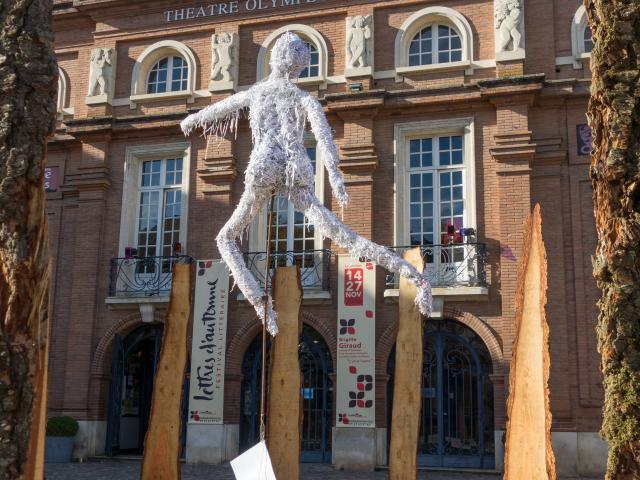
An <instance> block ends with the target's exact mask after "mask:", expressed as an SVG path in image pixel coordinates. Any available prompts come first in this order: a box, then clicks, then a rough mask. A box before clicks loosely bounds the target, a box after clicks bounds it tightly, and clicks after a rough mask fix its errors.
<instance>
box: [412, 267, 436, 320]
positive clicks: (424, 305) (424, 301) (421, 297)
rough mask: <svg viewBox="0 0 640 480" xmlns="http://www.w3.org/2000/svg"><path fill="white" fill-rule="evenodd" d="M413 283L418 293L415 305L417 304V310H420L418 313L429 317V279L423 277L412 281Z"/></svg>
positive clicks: (430, 305)
mask: <svg viewBox="0 0 640 480" xmlns="http://www.w3.org/2000/svg"><path fill="white" fill-rule="evenodd" d="M414 283H415V286H416V287H417V288H418V293H417V295H416V305H417V306H418V310H420V313H421V314H422V315H424V316H425V317H429V316H430V315H431V309H432V308H433V304H432V302H433V300H432V297H431V285H429V281H428V280H427V279H426V278H424V277H421V278H420V279H418V280H417V281H414Z"/></svg>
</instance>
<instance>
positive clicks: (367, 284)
mask: <svg viewBox="0 0 640 480" xmlns="http://www.w3.org/2000/svg"><path fill="white" fill-rule="evenodd" d="M375 296H376V267H375V264H374V263H373V262H360V261H354V258H353V257H352V256H350V255H340V256H339V257H338V361H337V364H338V372H337V388H338V390H337V394H336V416H337V418H336V426H338V427H372V428H373V427H375V382H374V379H375V362H376V343H375V342H376V320H375V318H376V316H375V309H376V307H375V303H376V298H375Z"/></svg>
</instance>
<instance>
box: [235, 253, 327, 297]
mask: <svg viewBox="0 0 640 480" xmlns="http://www.w3.org/2000/svg"><path fill="white" fill-rule="evenodd" d="M332 255H333V253H332V252H331V250H297V251H295V250H292V251H286V252H271V253H270V254H269V273H268V278H267V284H268V286H269V287H270V286H271V279H272V277H273V274H274V271H275V267H281V266H291V265H298V266H299V267H300V283H301V284H302V288H304V289H308V290H313V289H315V290H324V291H329V290H330V279H331V256H332ZM244 257H245V261H246V262H247V266H248V267H249V269H250V270H251V272H252V273H253V274H254V275H255V277H256V279H257V280H258V283H259V284H260V288H264V287H265V270H266V261H267V253H266V252H248V253H245V254H244Z"/></svg>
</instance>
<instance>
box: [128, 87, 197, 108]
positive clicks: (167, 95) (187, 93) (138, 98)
mask: <svg viewBox="0 0 640 480" xmlns="http://www.w3.org/2000/svg"><path fill="white" fill-rule="evenodd" d="M179 98H185V99H186V100H187V103H193V102H194V96H193V92H192V91H191V90H183V91H180V92H164V93H139V94H136V95H131V96H130V97H129V103H130V106H131V108H136V103H147V102H161V101H163V100H174V99H179Z"/></svg>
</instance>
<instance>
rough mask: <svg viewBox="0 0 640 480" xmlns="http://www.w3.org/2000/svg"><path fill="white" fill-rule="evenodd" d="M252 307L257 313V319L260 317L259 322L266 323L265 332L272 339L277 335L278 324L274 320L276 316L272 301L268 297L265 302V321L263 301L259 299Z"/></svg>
mask: <svg viewBox="0 0 640 480" xmlns="http://www.w3.org/2000/svg"><path fill="white" fill-rule="evenodd" d="M254 307H255V309H256V312H257V313H258V317H260V320H261V321H262V323H266V325H267V332H269V334H270V335H271V336H272V337H275V336H276V335H277V334H278V324H277V322H276V318H277V317H278V316H277V315H276V312H275V310H274V309H273V300H272V299H271V297H269V299H268V300H267V316H266V319H265V311H264V310H265V309H264V300H263V299H260V300H259V301H257V302H255V303H254Z"/></svg>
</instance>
